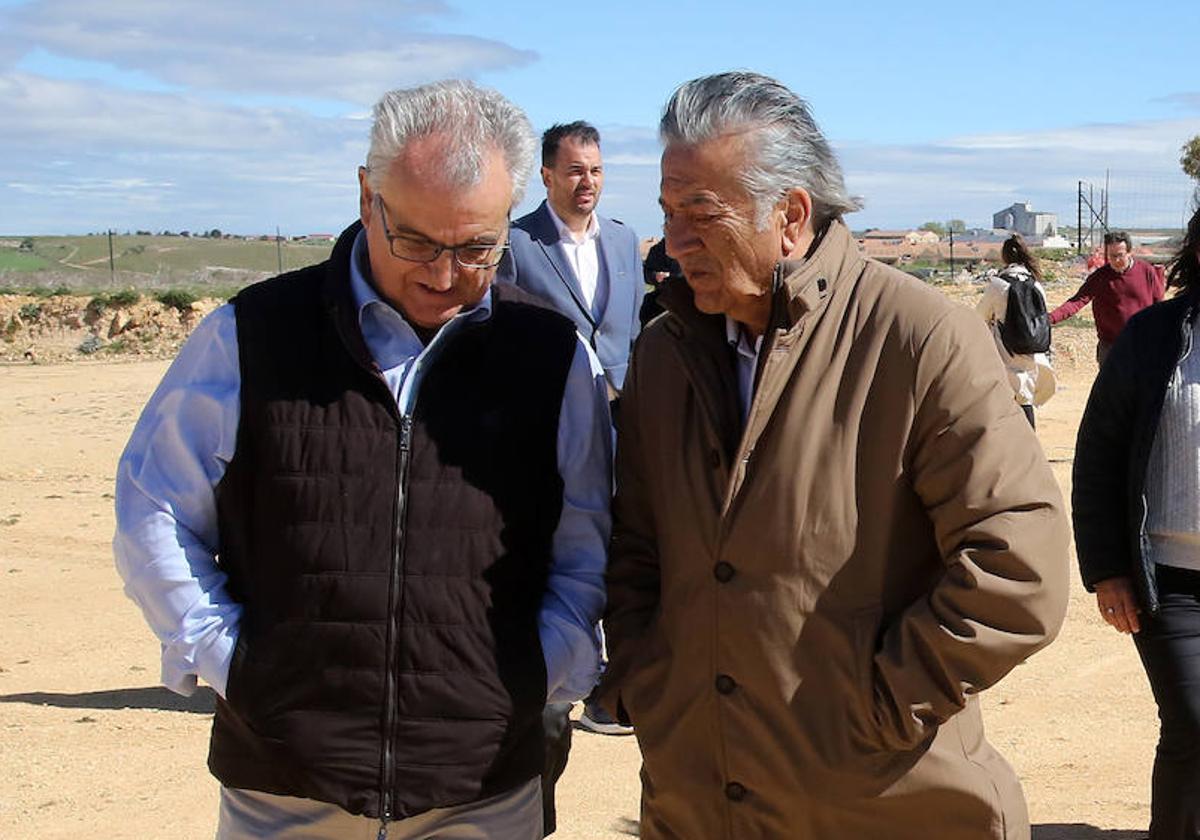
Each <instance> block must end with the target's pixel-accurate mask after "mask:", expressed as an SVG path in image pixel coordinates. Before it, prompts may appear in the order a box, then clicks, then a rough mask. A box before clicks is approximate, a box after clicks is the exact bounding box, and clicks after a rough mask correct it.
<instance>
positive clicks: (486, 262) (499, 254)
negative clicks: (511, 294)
mask: <svg viewBox="0 0 1200 840" xmlns="http://www.w3.org/2000/svg"><path fill="white" fill-rule="evenodd" d="M375 201H376V203H377V204H378V205H379V215H380V217H382V219H383V235H384V236H385V237H386V238H387V241H388V247H389V248H390V249H391V251H392V256H393V257H395V258H396V259H399V260H408V261H409V262H418V263H431V262H433V261H434V260H436V259H437V258H438V257H440V256H441V255H442V251H449V252H450V253H451V254H453V255H454V261H455V262H456V263H458V265H459V266H460V267H462V268H469V269H481V268H495V267H496V266H498V265H500V261H501V260H503V259H504V252H505V251H507V250H508V244H507V243H503V244H502V243H500V242H496V243H494V244H491V245H489V244H485V243H478V244H468V245H442V244H440V243H438V242H431V241H430V240H428V239H425V238H424V237H421V236H413V235H411V234H408V233H392V232H391V231H390V230H388V228H389V227H390V225H389V224H388V219H387V208H385V207H384V205H383V198H382V196H380V195H379V194H378V193H376V195H375ZM507 232H508V230H507V227H506V228H505V233H506V234H507Z"/></svg>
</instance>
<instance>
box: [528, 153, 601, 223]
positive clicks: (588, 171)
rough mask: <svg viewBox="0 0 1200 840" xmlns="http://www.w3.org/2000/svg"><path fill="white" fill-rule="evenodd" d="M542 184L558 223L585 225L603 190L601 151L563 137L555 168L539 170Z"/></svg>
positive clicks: (555, 158)
mask: <svg viewBox="0 0 1200 840" xmlns="http://www.w3.org/2000/svg"><path fill="white" fill-rule="evenodd" d="M542 183H543V184H545V185H546V200H547V201H549V202H550V206H551V207H553V208H554V212H555V213H557V214H558V217H559V218H560V219H562V220H563V221H564V222H569V221H586V219H587V218H588V216H590V215H591V214H592V213H593V212H594V211H595V209H596V203H597V202H599V201H600V191H601V190H602V189H603V188H604V164H603V163H602V162H601V160H600V147H599V146H597V145H596V144H595V143H582V142H580V141H579V140H578V138H575V137H564V138H563V139H562V140H561V141H560V142H559V144H558V151H557V152H556V153H555V155H554V165H553V166H543V167H542Z"/></svg>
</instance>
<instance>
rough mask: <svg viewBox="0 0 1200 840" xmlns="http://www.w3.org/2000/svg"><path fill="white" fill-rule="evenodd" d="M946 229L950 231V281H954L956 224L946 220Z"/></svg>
mask: <svg viewBox="0 0 1200 840" xmlns="http://www.w3.org/2000/svg"><path fill="white" fill-rule="evenodd" d="M946 230H948V231H949V232H950V282H951V283H953V282H954V226H953V225H952V224H950V223H949V222H946Z"/></svg>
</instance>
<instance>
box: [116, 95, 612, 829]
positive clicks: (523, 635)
mask: <svg viewBox="0 0 1200 840" xmlns="http://www.w3.org/2000/svg"><path fill="white" fill-rule="evenodd" d="M534 149H535V140H534V137H533V132H532V130H531V127H530V125H529V121H528V119H527V118H526V117H525V115H524V114H523V113H522V112H521V111H520V109H518V108H517V107H516V106H514V105H513V104H512V103H510V102H508V101H507V100H506V99H504V98H503V97H501V96H500V95H499V94H498V93H495V92H494V91H489V90H485V89H482V88H478V87H476V86H475V85H473V84H471V83H469V82H460V81H447V82H439V83H436V84H431V85H425V86H422V87H417V88H411V89H407V90H396V91H391V92H390V93H388V94H386V95H385V96H384V97H383V98H382V99H381V100H380V101H379V103H378V104H377V105H376V107H375V120H374V124H373V127H372V132H371V145H370V149H369V151H368V154H367V161H366V165H365V166H363V167H360V168H359V173H358V176H359V207H358V210H359V221H357V222H355V223H354V224H353V225H351V226H350V227H348V228H347V229H346V230H345V231H344V232H343V233H342V235H341V237H340V238H339V239H338V241H337V244H336V245H335V246H334V249H333V253H332V254H331V256H330V258H329V259H328V260H327V261H326V262H324V263H322V264H320V265H317V266H313V267H310V268H306V269H302V270H300V271H296V272H292V273H290V274H285V275H282V276H280V277H276V278H272V279H270V280H267V281H264V282H262V283H259V284H256V285H254V286H251V287H248V288H246V289H244V290H242V292H240V293H239V294H238V295H237V297H236V298H235V299H234V300H233V301H232V302H231V303H230V304H227V305H225V306H223V307H221V308H219V309H217V310H216V311H215V312H214V313H212V315H210V316H209V317H208V318H206V319H205V320H204V322H202V323H201V324H200V325H199V326H198V327H197V329H196V331H195V332H194V333H193V335H192V336H191V337H190V338H189V340H188V342H187V344H186V345H185V346H184V348H183V349H182V351H181V352H180V354H179V357H178V358H177V359H176V360H175V362H174V363H173V365H172V366H171V369H170V370H169V371H168V372H167V374H166V376H165V377H164V379H163V381H162V383H161V384H160V385H159V387H158V389H157V390H156V392H155V393H154V395H153V396H152V397H151V399H150V402H149V403H148V404H147V406H146V409H145V411H144V412H143V413H142V416H141V418H140V419H139V421H138V423H137V426H136V428H135V429H134V432H133V436H132V437H131V439H130V441H129V445H128V446H127V447H126V450H125V452H124V454H123V455H122V457H121V461H120V463H119V465H118V468H117V490H116V514H117V534H116V537H115V539H114V552H115V554H116V560H117V567H118V570H119V571H120V573H121V575H122V577H123V578H124V580H125V586H126V592H127V593H128V594H129V595H130V597H131V598H133V599H134V601H136V602H137V604H138V605H139V606H140V607H141V608H142V610H143V612H144V614H145V616H146V619H147V621H148V623H149V624H150V626H151V628H152V629H153V630H154V631H155V634H156V635H157V636H158V638H159V640H160V642H161V643H162V663H163V681H164V683H165V684H166V685H167V686H168V687H169V688H171V689H173V690H175V691H178V692H180V693H182V694H191V693H192V692H193V691H195V690H196V686H197V680H198V679H202V680H204V681H205V682H207V683H208V684H209V685H210V686H211V687H212V690H213V691H214V692H215V693H216V696H217V700H216V716H215V720H214V722H213V732H212V739H211V742H210V748H209V761H208V763H209V769H210V770H211V771H212V772H213V774H214V775H215V776H216V777H217V778H218V779H219V780H220V782H221V793H220V816H219V820H218V829H217V836H218V838H220V840H249V838H282V837H288V838H292V837H300V836H303V837H306V838H312V839H313V840H322V838H330V839H331V840H332V838H343V837H379V838H385V837H386V838H390V840H416V839H417V838H421V839H422V840H423V839H424V838H427V837H451V836H453V837H465V836H471V837H502V838H505V839H506V840H508V838H514V840H517V839H518V838H519V840H536V839H537V838H541V837H542V835H543V831H544V825H543V802H542V784H541V774H542V769H543V765H544V762H545V745H544V738H543V734H542V720H541V719H542V709H543V707H544V706H545V704H546V703H547V701H550V702H556V701H570V700H575V699H578V698H580V697H582V696H583V695H585V694H587V692H588V691H589V690H590V689H591V687H592V686H593V684H594V683H595V681H596V679H597V677H598V674H599V645H598V643H597V636H596V623H597V621H598V619H599V616H600V613H601V611H602V609H603V606H604V566H605V547H606V544H607V541H608V536H609V514H608V503H609V493H610V490H611V486H612V478H611V466H610V459H611V451H610V449H611V432H610V421H609V415H608V401H607V391H606V387H605V383H604V375H603V370H602V369H601V367H600V363H599V361H598V360H597V359H596V356H595V354H594V353H593V352H592V350H591V348H590V347H589V346H588V345H587V344H586V342H584V341H583V340H582V339H581V338H580V337H579V335H578V333H577V332H576V330H575V327H574V325H573V324H572V323H571V321H570V320H569V319H567V318H566V317H564V316H562V315H561V314H559V313H557V312H554V311H553V310H552V309H550V308H549V307H548V306H546V305H545V304H543V303H541V302H539V301H537V300H536V299H535V298H533V297H532V296H531V295H528V294H527V293H525V292H522V291H521V290H519V289H514V288H511V287H503V288H502V287H496V288H493V287H492V279H493V277H494V275H495V272H496V267H497V266H498V265H499V264H500V260H501V257H502V256H503V254H504V252H505V249H506V247H507V236H508V218H509V214H510V211H511V209H512V207H514V206H515V205H516V204H518V203H519V202H520V199H521V194H522V192H523V191H524V187H525V184H526V183H527V181H528V178H529V174H530V171H531V169H532V165H533V153H534Z"/></svg>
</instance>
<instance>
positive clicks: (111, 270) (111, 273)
mask: <svg viewBox="0 0 1200 840" xmlns="http://www.w3.org/2000/svg"><path fill="white" fill-rule="evenodd" d="M108 283H109V285H110V286H115V285H117V267H116V265H115V263H114V261H113V246H112V228H109V229H108Z"/></svg>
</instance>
